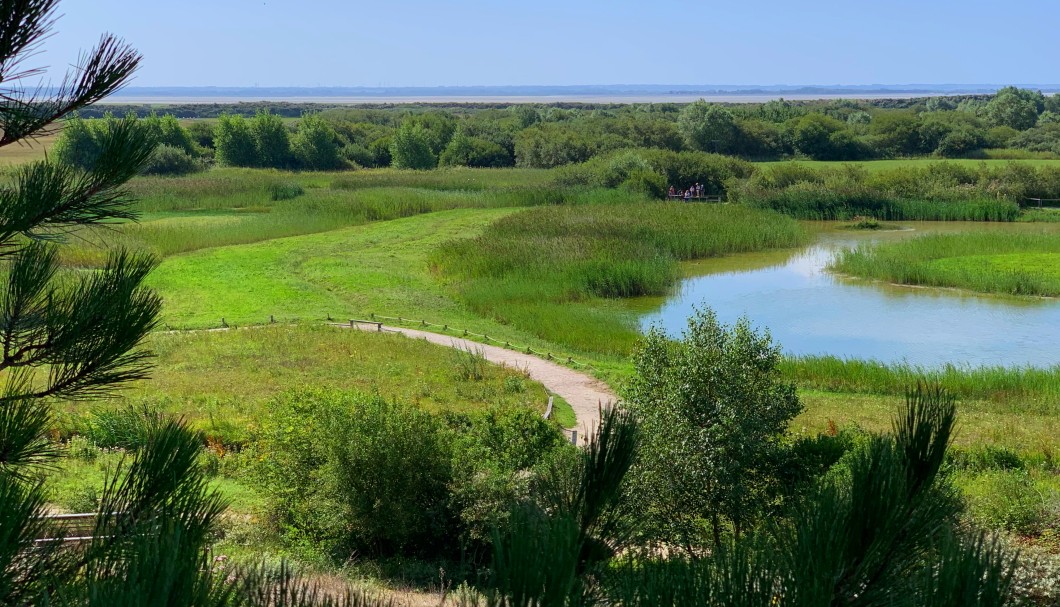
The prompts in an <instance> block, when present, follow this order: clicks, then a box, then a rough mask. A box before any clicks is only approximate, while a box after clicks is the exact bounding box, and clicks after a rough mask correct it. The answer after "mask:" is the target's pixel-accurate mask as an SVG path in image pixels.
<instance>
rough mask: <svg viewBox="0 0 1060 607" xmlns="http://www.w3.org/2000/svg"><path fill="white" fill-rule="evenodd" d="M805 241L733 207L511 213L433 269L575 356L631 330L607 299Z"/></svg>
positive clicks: (479, 307)
mask: <svg viewBox="0 0 1060 607" xmlns="http://www.w3.org/2000/svg"><path fill="white" fill-rule="evenodd" d="M807 238H808V237H807V235H806V234H805V232H804V231H803V230H802V229H801V228H800V227H799V226H798V224H797V223H796V222H794V221H793V220H791V219H788V218H786V217H783V216H781V215H778V214H774V213H768V212H762V211H756V210H752V209H746V208H740V207H718V206H704V205H685V204H661V203H660V204H586V205H574V206H562V207H544V208H539V209H532V210H529V211H526V212H523V213H518V214H515V215H511V216H509V217H506V218H504V219H501V220H500V221H498V222H496V223H495V224H493V225H491V226H490V227H489V228H488V229H487V230H486V231H485V233H483V234H482V235H480V236H479V237H477V238H472V239H467V240H458V241H454V242H450V243H448V244H447V245H445V246H443V247H442V248H441V249H439V250H438V251H436V252H435V254H434V255H433V257H432V262H433V264H434V266H435V268H436V270H437V271H439V272H440V273H442V274H443V275H445V276H447V277H449V278H450V279H451V280H452V282H453V283H454V285H455V287H456V289H457V291H458V292H459V293H460V295H461V297H462V298H463V299H464V300H465V301H466V302H467V303H468V305H469V306H470V307H471V308H472V309H474V310H475V311H477V312H479V313H482V314H487V315H489V316H492V317H494V318H496V319H498V320H500V321H501V322H505V323H509V324H513V325H515V326H518V327H520V328H523V329H526V330H529V331H532V332H534V333H535V334H536V335H538V336H540V337H542V338H545V339H548V340H550V341H554V342H556V343H562V344H565V345H567V346H571V347H574V348H576V349H580V350H584V351H603V352H624V351H627V349H628V347H629V346H630V345H631V344H632V341H633V339H634V338H635V336H636V333H635V331H634V330H633V328H632V326H630V325H626V324H623V323H622V322H621V320H620V319H619V318H618V316H620V314H616V313H617V312H618V310H617V308H616V306H615V305H614V303H613V302H609V300H614V299H617V298H625V297H637V296H643V295H662V294H665V293H667V292H668V291H669V289H671V288H672V287H673V285H674V284H675V283H676V281H677V280H678V278H679V272H678V265H677V262H678V261H681V260H690V259H698V258H704V257H712V256H717V255H725V254H730V253H738V252H743V251H755V250H761V249H768V248H781V247H794V246H797V245H800V244H802V243H804V242H805V241H806V239H807Z"/></svg>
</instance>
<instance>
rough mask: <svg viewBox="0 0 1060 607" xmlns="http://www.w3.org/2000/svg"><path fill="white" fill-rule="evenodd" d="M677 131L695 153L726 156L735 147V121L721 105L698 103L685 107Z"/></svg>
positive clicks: (736, 133) (736, 130)
mask: <svg viewBox="0 0 1060 607" xmlns="http://www.w3.org/2000/svg"><path fill="white" fill-rule="evenodd" d="M677 128H678V129H679V130H680V131H681V134H682V135H683V136H684V138H685V141H686V142H687V143H688V145H689V147H691V148H693V149H696V150H701V151H704V152H714V153H720V154H729V153H732V152H733V151H734V150H735V149H736V146H737V145H738V144H737V135H738V133H739V127H738V126H737V124H736V117H735V116H733V115H732V112H730V111H729V110H727V109H725V108H724V107H722V106H720V105H716V104H710V103H706V102H704V101H697V102H695V103H692V104H689V105H687V106H685V108H684V109H683V110H681V114H680V116H679V117H678V119H677Z"/></svg>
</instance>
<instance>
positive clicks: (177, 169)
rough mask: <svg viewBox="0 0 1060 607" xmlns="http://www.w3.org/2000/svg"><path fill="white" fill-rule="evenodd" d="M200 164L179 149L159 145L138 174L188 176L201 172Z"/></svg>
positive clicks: (201, 166)
mask: <svg viewBox="0 0 1060 607" xmlns="http://www.w3.org/2000/svg"><path fill="white" fill-rule="evenodd" d="M203 168H204V167H203V165H202V163H201V162H199V161H198V160H196V159H195V158H193V157H192V156H191V155H189V154H188V153H187V152H185V151H184V150H182V149H181V148H177V147H173V146H170V145H166V144H164V143H163V144H160V145H159V146H158V147H157V148H155V152H154V154H152V155H151V159H150V160H148V161H147V164H145V165H144V167H143V168H142V169H140V172H141V173H143V174H144V175H167V176H172V175H188V174H190V173H196V172H199V171H201V170H203Z"/></svg>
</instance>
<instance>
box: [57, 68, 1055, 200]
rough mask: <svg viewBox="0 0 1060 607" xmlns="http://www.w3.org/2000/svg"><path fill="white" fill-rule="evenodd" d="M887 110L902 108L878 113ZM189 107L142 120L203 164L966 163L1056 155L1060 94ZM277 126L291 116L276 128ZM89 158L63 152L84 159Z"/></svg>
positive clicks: (74, 129) (1010, 91)
mask: <svg viewBox="0 0 1060 607" xmlns="http://www.w3.org/2000/svg"><path fill="white" fill-rule="evenodd" d="M892 103H893V104H903V103H904V104H907V105H906V107H884V105H885V104H892ZM188 107H193V108H195V109H196V110H197V111H198V112H199V115H203V114H209V113H212V112H213V111H215V110H216V111H218V112H221V111H223V113H220V114H219V115H218V117H217V118H216V120H209V121H202V122H193V123H192V124H191V125H190V126H189V127H184V126H182V125H180V124H179V123H177V121H176V118H179V117H180V115H181V108H180V107H178V108H172V109H173V111H174V113H171V114H167V115H166V116H165V117H161V118H160V117H158V116H156V115H154V114H150V115H148V116H147V117H146V118H144V120H145V121H146V122H147V123H149V124H151V125H154V126H152V127H151V128H155V129H156V130H157V129H158V128H160V127H159V126H158V125H159V124H161V123H165V124H166V125H168V126H167V128H168V129H170V132H171V133H176V132H177V131H176V130H175V129H180V130H182V131H183V135H180V136H178V137H177V138H176V139H175V140H173V141H166V140H165V137H164V136H163V137H162V139H160V141H161V142H162V143H166V144H167V145H169V146H170V147H176V148H180V149H181V150H183V151H184V152H186V153H187V155H188V156H189V158H191V159H194V160H195V161H196V162H199V163H202V164H204V165H208V164H213V163H216V164H219V165H229V166H254V167H275V168H293V169H338V168H344V167H350V168H356V167H386V166H394V167H398V168H409V169H430V168H434V167H437V166H469V167H511V166H519V167H527V168H552V167H558V166H563V165H571V164H577V163H583V162H586V161H589V160H591V159H593V158H596V157H599V156H608V155H611V154H613V153H615V152H616V151H619V150H625V149H657V150H668V151H671V152H711V153H718V154H724V155H729V156H736V157H740V158H743V159H745V160H770V159H784V158H807V159H813V160H839V161H852V160H869V159H881V158H903V157H916V156H937V157H946V158H975V157H983V156H985V155H986V154H987V153H986V152H984V151H983V150H990V149H999V148H1000V149H1009V151H1007V152H1005V153H1004V154H1006V155H1007V157H1012V155H1013V154H1015V155H1020V154H1022V155H1025V156H1036V157H1054V155H1055V156H1060V97H1057V96H1050V97H1046V96H1044V95H1042V94H1041V93H1040V92H1037V91H1031V90H1027V89H1017V88H1012V87H1009V88H1005V89H1002V90H1001V91H999V92H998V93H997V94H996V95H986V96H983V95H980V96H965V97H932V98H925V99H920V100H886V101H884V100H876V101H858V100H851V99H840V100H832V101H804V102H791V101H784V100H774V101H769V102H767V103H759V104H741V105H736V104H717V103H706V102H703V101H698V102H695V103H691V104H685V105H679V104H633V105H600V106H592V105H581V104H552V105H532V104H519V105H504V104H496V105H495V106H489V105H482V104H463V105H459V104H447V105H445V106H444V107H441V106H440V105H432V104H418V105H397V106H379V107H349V106H344V107H337V106H336V107H331V108H327V109H322V110H321V111H317V112H314V113H305V112H304V110H305V109H306V108H307V107H308V106H306V105H298V104H239V105H215V106H188ZM111 109H118V108H111ZM94 111H96V110H94ZM250 114H252V115H250ZM86 115H87V114H86ZM130 115H136V116H139V113H135V114H130ZM248 115H250V117H249V118H248ZM287 116H298V119H297V120H286V121H285V120H284V119H283V118H284V117H287ZM110 120H113V118H111V119H110ZM106 122H107V119H104V120H95V119H84V118H82V119H78V120H75V121H73V122H72V123H71V124H70V125H69V126H68V128H67V129H66V133H67V134H66V135H64V141H63V142H62V145H60V150H61V151H65V152H69V150H70V149H72V148H78V146H77V145H73V143H75V142H71V141H70V140H71V139H72V137H73V135H74V134H81V135H85V134H86V133H91V132H93V129H95V130H96V131H98V130H99V128H102V127H94V126H91V125H93V124H96V123H98V124H99V125H103V124H105V123H106ZM89 139H90V138H89ZM189 140H190V141H191V142H193V143H194V145H190V144H187V143H186V142H187V141H189ZM84 143H85V144H86V145H88V139H85V140H84ZM89 147H91V146H89ZM1011 149H1015V150H1017V151H1016V152H1015V153H1013V152H1012V151H1011ZM89 156H90V154H88V155H87V156H86V154H83V153H77V154H72V153H67V155H66V157H67V158H72V157H76V158H80V159H81V160H82V161H84V158H86V157H89ZM82 163H83V162H82ZM160 172H161V171H160ZM686 185H687V184H686Z"/></svg>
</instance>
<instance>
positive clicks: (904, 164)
mask: <svg viewBox="0 0 1060 607" xmlns="http://www.w3.org/2000/svg"><path fill="white" fill-rule="evenodd" d="M988 155H989V154H988ZM1010 162H1017V163H1019V164H1026V165H1029V166H1035V167H1039V166H1045V167H1060V159H1054V158H1019V159H1012V158H986V159H975V158H954V159H942V158H935V157H931V156H927V157H923V158H899V159H896V160H861V161H830V160H777V161H771V162H756V163H755V164H756V165H759V166H778V165H779V166H785V165H792V164H797V165H805V166H810V167H821V168H838V167H843V166H856V167H859V168H862V169H865V170H867V171H889V170H892V169H904V168H923V167H926V166H929V165H932V164H939V163H942V164H948V165H953V166H961V167H969V168H975V167H978V166H980V165H981V164H985V165H986V166H990V167H1001V166H1004V165H1006V164H1008V163H1010Z"/></svg>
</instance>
